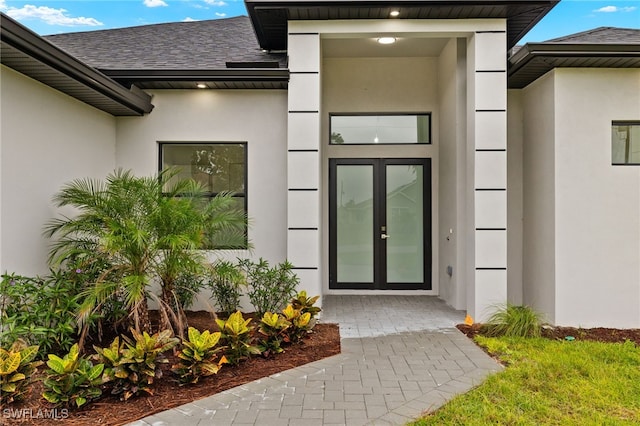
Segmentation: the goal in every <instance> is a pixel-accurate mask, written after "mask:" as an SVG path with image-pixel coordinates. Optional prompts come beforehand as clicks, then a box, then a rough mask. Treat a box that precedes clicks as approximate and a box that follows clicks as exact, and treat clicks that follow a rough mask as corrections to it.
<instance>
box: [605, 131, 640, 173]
mask: <svg viewBox="0 0 640 426" xmlns="http://www.w3.org/2000/svg"><path fill="white" fill-rule="evenodd" d="M611 164H613V165H630V164H633V165H640V121H614V122H612V123H611Z"/></svg>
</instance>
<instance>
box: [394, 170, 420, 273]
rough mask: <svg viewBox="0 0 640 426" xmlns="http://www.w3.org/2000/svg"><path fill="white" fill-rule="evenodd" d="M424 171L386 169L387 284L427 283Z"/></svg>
mask: <svg viewBox="0 0 640 426" xmlns="http://www.w3.org/2000/svg"><path fill="white" fill-rule="evenodd" d="M423 173H424V170H423V167H422V166H421V165H387V167H386V177H387V193H386V198H387V224H386V225H387V232H386V234H387V235H388V236H389V238H388V239H387V240H386V242H387V282H388V283H422V282H424V241H423V238H424V223H423V222H424V214H423V193H424V192H423V191H424V188H423V181H424V180H423Z"/></svg>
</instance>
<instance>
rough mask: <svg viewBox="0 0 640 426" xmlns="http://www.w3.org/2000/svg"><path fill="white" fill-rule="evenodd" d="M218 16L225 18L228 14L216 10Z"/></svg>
mask: <svg viewBox="0 0 640 426" xmlns="http://www.w3.org/2000/svg"><path fill="white" fill-rule="evenodd" d="M216 16H219V17H220V18H224V17H225V16H227V14H226V13H218V12H216Z"/></svg>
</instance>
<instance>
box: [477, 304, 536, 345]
mask: <svg viewBox="0 0 640 426" xmlns="http://www.w3.org/2000/svg"><path fill="white" fill-rule="evenodd" d="M542 322H543V316H542V314H540V313H539V312H536V311H535V310H534V309H533V308H531V307H529V306H517V305H512V304H510V303H507V304H506V305H500V306H498V307H497V308H496V311H495V312H494V313H493V314H492V315H491V316H490V317H489V319H488V320H487V322H486V323H485V324H484V326H483V334H485V335H487V336H494V337H498V336H507V337H540V335H541V330H542Z"/></svg>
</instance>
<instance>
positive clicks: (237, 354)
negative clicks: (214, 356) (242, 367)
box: [216, 311, 260, 365]
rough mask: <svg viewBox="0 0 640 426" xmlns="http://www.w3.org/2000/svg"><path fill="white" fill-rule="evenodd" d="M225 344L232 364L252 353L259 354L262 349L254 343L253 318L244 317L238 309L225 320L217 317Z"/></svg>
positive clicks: (226, 354) (226, 353)
mask: <svg viewBox="0 0 640 426" xmlns="http://www.w3.org/2000/svg"><path fill="white" fill-rule="evenodd" d="M216 323H217V324H218V327H219V328H220V332H221V333H222V342H223V344H224V345H225V356H226V358H227V360H228V361H229V363H230V364H233V365H236V364H238V363H239V362H240V361H242V360H244V359H246V358H248V357H249V356H250V355H259V354H260V349H259V348H258V347H257V346H254V345H253V344H252V339H251V331H252V330H253V327H252V326H249V323H251V318H249V319H246V320H245V319H244V318H243V317H242V312H240V311H236V312H235V313H233V314H231V315H230V316H229V318H228V319H227V320H226V321H225V320H221V319H216Z"/></svg>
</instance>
